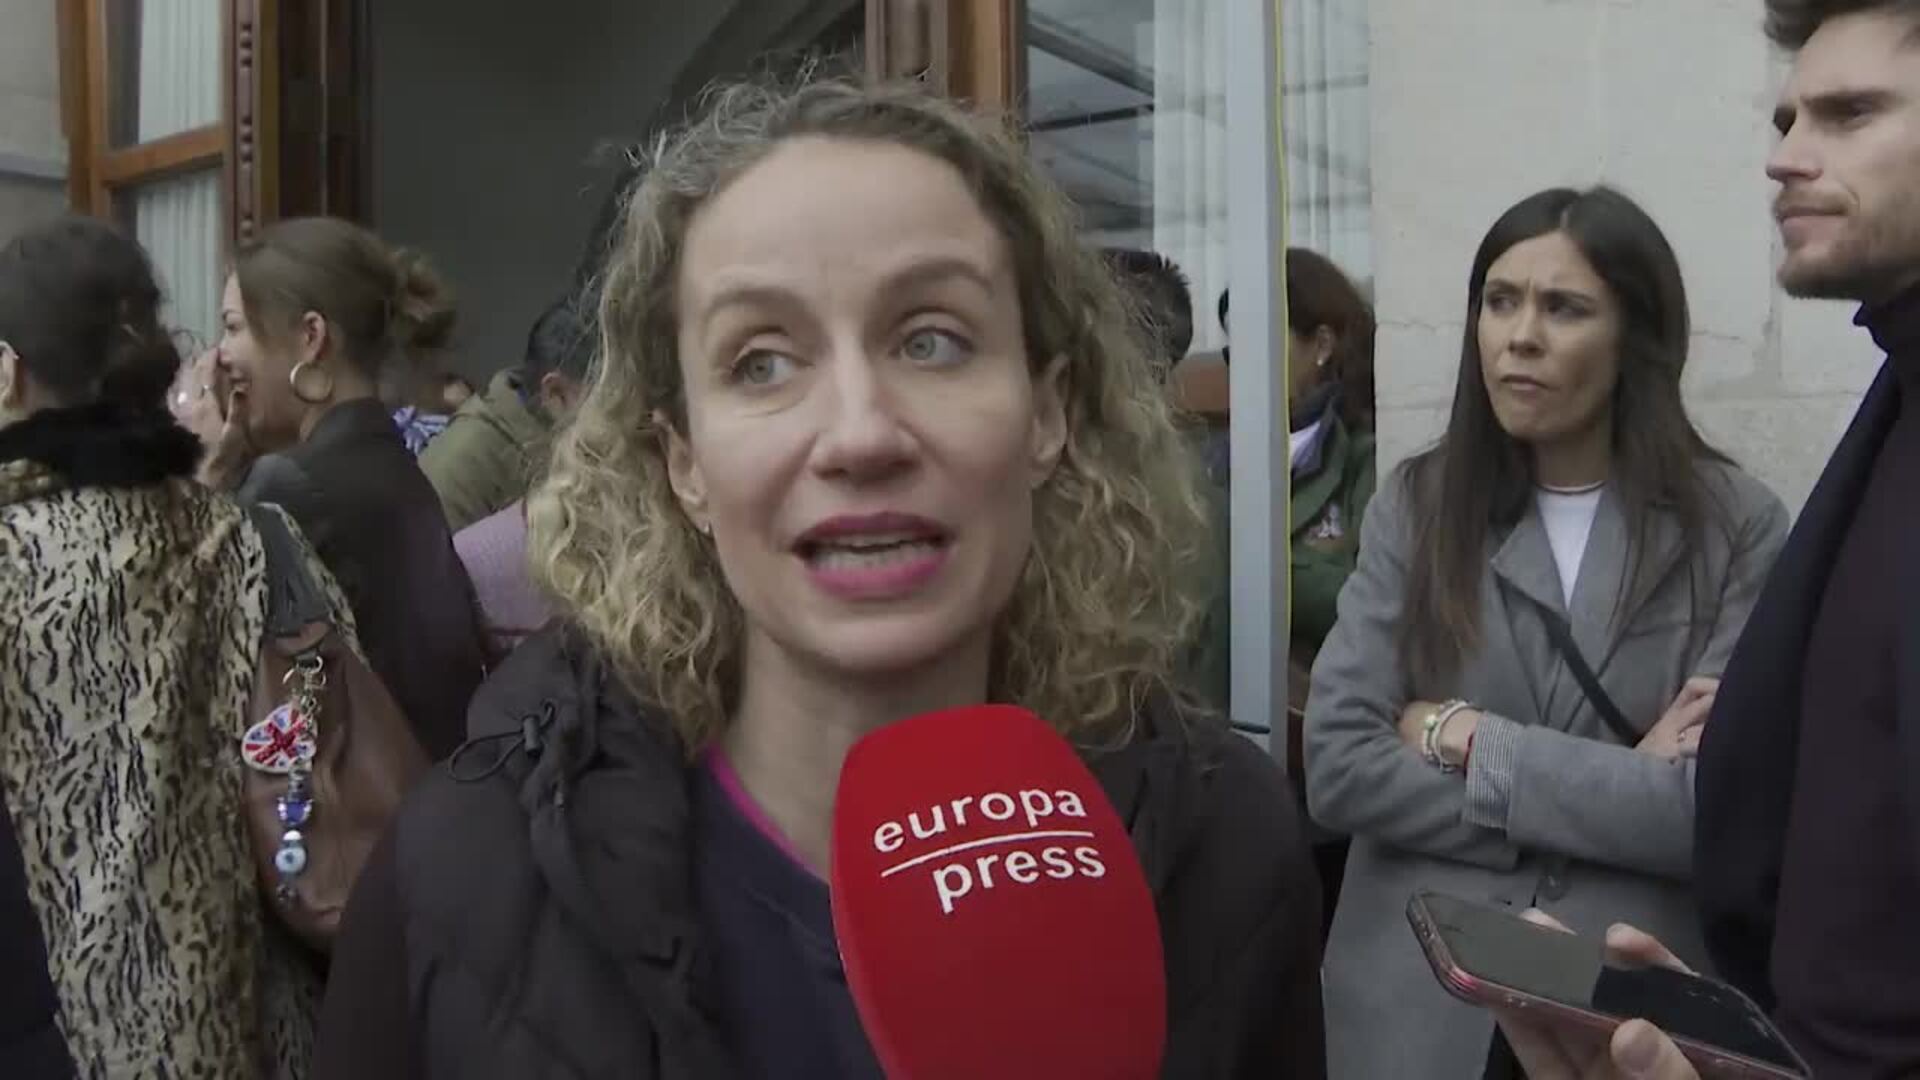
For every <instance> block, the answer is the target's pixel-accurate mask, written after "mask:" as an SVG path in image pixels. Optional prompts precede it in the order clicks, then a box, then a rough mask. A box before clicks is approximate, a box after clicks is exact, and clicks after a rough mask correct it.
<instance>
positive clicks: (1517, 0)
mask: <svg viewBox="0 0 1920 1080" xmlns="http://www.w3.org/2000/svg"><path fill="white" fill-rule="evenodd" d="M1369 5H1370V6H1369V15H1370V21H1371V24H1372V52H1371V61H1372V63H1371V68H1372V78H1373V86H1372V91H1373V116H1372V119H1373V186H1374V190H1373V222H1374V238H1373V254H1374V259H1373V263H1374V267H1375V273H1376V279H1375V289H1376V301H1377V305H1378V313H1379V319H1380V333H1379V339H1378V348H1377V353H1376V355H1377V358H1378V361H1377V362H1378V380H1379V402H1380V406H1381V408H1380V414H1379V425H1380V453H1381V461H1380V464H1381V466H1382V468H1383V470H1384V469H1386V468H1389V467H1391V466H1392V465H1393V464H1394V463H1396V462H1398V461H1399V460H1401V459H1402V458H1404V457H1406V456H1407V455H1408V454H1410V453H1412V452H1414V451H1416V450H1418V449H1420V448H1421V447H1423V446H1425V445H1427V444H1428V443H1430V442H1431V441H1432V440H1433V439H1434V438H1435V437H1437V436H1438V435H1439V433H1440V432H1441V430H1442V429H1443V428H1444V426H1445V420H1446V411H1447V408H1448V405H1449V402H1450V400H1451V397H1452V390H1453V381H1454V377H1455V373H1456V372H1457V370H1458V365H1459V357H1460V344H1461V335H1462V329H1463V325H1462V324H1463V319H1464V315H1465V307H1466V282H1467V271H1468V269H1469V266H1470V264H1471V262H1472V258H1473V252H1474V249H1475V247H1476V246H1478V244H1479V242H1480V238H1481V236H1482V235H1483V233H1484V232H1485V230H1486V229H1487V228H1488V226H1490V225H1492V223H1493V221H1494V219H1495V218H1496V217H1498V216H1499V214H1500V213H1501V212H1502V211H1503V210H1505V209H1506V208H1507V207H1508V206H1510V205H1511V204H1513V203H1514V202H1516V201H1518V200H1519V199H1520V198H1522V197H1524V196H1526V195H1528V194H1531V193H1533V192H1535V191H1537V190H1540V189H1542V188H1546V187H1551V186H1554V185H1561V184H1566V185H1575V186H1579V185H1586V184H1591V183H1594V182H1597V181H1605V182H1607V183H1611V184H1613V185H1615V186H1618V187H1620V188H1622V189H1623V190H1625V191H1626V192H1627V193H1629V194H1630V195H1632V196H1633V197H1634V198H1635V199H1637V200H1639V201H1640V202H1641V204H1642V205H1643V206H1645V207H1646V208H1647V210H1648V211H1649V212H1650V213H1651V214H1652V215H1653V216H1654V218H1655V220H1657V221H1658V222H1659V223H1660V225H1661V227H1662V228H1663V229H1665V230H1666V232H1667V235H1668V238H1669V239H1670V240H1671V241H1672V242H1673V245H1674V247H1675V248H1676V250H1677V251H1678V252H1679V255H1680V262H1681V266H1682V269H1683V270H1684V272H1685V274H1686V281H1687V288H1688V297H1689V300H1690V301H1691V304H1692V308H1693V320H1694V342H1693V346H1694V347H1693V354H1692V360H1691V362H1690V364H1689V368H1688V373H1687V378H1686V388H1687V395H1688V401H1689V404H1690V405H1691V407H1692V410H1693V413H1694V417H1695V419H1696V421H1697V423H1698V424H1699V425H1700V427H1701V428H1702V429H1703V431H1704V432H1705V433H1706V435H1707V437H1708V438H1709V439H1710V440H1711V441H1713V442H1714V443H1716V444H1717V445H1719V446H1720V447H1721V448H1723V449H1724V450H1726V451H1727V452H1728V453H1730V454H1732V455H1733V456H1734V457H1735V458H1736V459H1737V460H1738V461H1740V462H1741V464H1743V465H1745V466H1746V467H1747V468H1748V469H1749V470H1750V471H1752V472H1753V473H1755V474H1756V475H1758V476H1759V477H1760V478H1761V479H1763V480H1765V481H1766V482H1768V483H1769V484H1771V485H1772V486H1773V488H1774V489H1775V490H1776V491H1778V492H1779V493H1780V495H1781V497H1782V498H1784V499H1785V500H1786V501H1787V504H1788V506H1789V508H1790V509H1792V510H1794V511H1796V512H1797V511H1798V509H1799V506H1800V504H1801V503H1802V502H1803V501H1804V500H1805V498H1806V495H1807V492H1808V490H1809V489H1810V488H1811V487H1812V485H1813V482H1814V480H1815V479H1816V478H1817V477H1818V476H1819V472H1820V469H1821V466H1822V465H1823V464H1824V463H1825V461H1826V457H1827V454H1828V452H1829V451H1830V450H1831V449H1832V447H1833V444H1834V442H1835V441H1836V440H1837V439H1838V438H1839V435H1840V432H1841V431H1842V430H1844V428H1845V426H1846V423H1847V421H1848V420H1849V419H1850V418H1851V417H1852V415H1853V411H1854V408H1855V406H1856V405H1857V404H1858V401H1859V397H1860V394H1861V392H1862V391H1863V390H1864V389H1865V387H1866V385H1867V383H1868V382H1869V381H1870V380H1871V378H1872V376H1873V373H1874V371H1875V370H1876V368H1877V367H1878V364H1879V354H1878V353H1877V352H1876V351H1875V350H1874V348H1873V346H1872V343H1871V342H1870V341H1868V340H1867V339H1866V337H1865V335H1864V334H1863V333H1861V332H1859V331H1857V330H1855V329H1854V328H1853V326H1852V325H1851V317H1852V314H1853V309H1852V308H1851V307H1849V306H1846V305H1841V304H1831V303H1814V302H1809V301H1802V300H1793V299H1789V298H1787V297H1785V296H1784V295H1783V294H1782V293H1781V292H1780V291H1779V289H1778V288H1777V287H1776V286H1775V284H1774V281H1773V267H1774V266H1775V264H1776V262H1777V259H1778V251H1777V247H1778V239H1777V235H1776V233H1775V231H1774V229H1773V224H1772V220H1771V218H1770V217H1769V216H1768V202H1769V199H1770V198H1771V197H1772V193H1773V186H1772V184H1771V183H1770V182H1769V181H1768V180H1767V179H1766V176H1765V174H1764V172H1763V168H1764V163H1765V160H1766V157H1767V154H1768V151H1769V150H1770V148H1771V146H1772V143H1773V133H1772V126H1771V121H1770V115H1771V111H1772V104H1773V99H1774V93H1775V90H1776V89H1777V87H1778V85H1779V80H1780V78H1781V77H1782V73H1783V71H1784V67H1783V63H1782V61H1780V60H1779V58H1778V57H1776V56H1775V54H1774V53H1773V50H1772V49H1771V47H1770V46H1769V45H1768V43H1767V41H1766V39H1765V37H1764V36H1763V35H1762V34H1761V31H1760V5H1759V4H1757V3H1753V2H1751V0H1558V2H1551V3H1550V2H1546V0H1369Z"/></svg>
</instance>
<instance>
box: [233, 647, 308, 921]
mask: <svg viewBox="0 0 1920 1080" xmlns="http://www.w3.org/2000/svg"><path fill="white" fill-rule="evenodd" d="M286 681H287V682H288V683H289V684H291V685H292V687H293V690H292V693H291V694H290V695H289V697H290V699H291V700H289V701H288V702H287V703H286V704H285V705H282V706H280V707H279V708H277V709H275V710H273V712H271V713H269V714H268V715H267V717H266V719H264V720H262V721H260V722H259V723H257V724H255V725H253V726H252V727H251V728H248V729H247V734H246V736H245V737H244V738H243V739H242V740H241V744H240V745H241V755H242V757H244V758H245V760H246V763H247V764H248V765H249V766H250V767H252V768H254V769H257V770H259V771H260V772H265V773H274V774H276V775H280V776H285V777H286V778H287V790H286V792H285V793H284V794H282V795H281V796H280V797H279V799H277V800H275V802H274V815H275V817H276V818H277V819H278V820H279V823H280V846H279V847H278V848H276V849H275V850H274V853H273V868H274V871H275V872H276V873H278V874H279V876H280V884H279V887H278V889H276V890H275V892H276V894H277V895H278V896H279V898H280V899H281V900H282V901H286V902H292V901H293V899H294V896H295V894H294V882H295V880H296V879H297V878H299V876H300V875H301V874H302V873H305V872H306V869H307V863H308V857H307V832H306V831H307V826H308V825H309V824H310V823H311V822H312V820H313V815H314V810H315V806H314V797H313V761H314V755H315V754H316V753H317V752H318V751H319V746H320V701H321V697H322V694H323V693H324V692H325V690H326V688H327V675H326V665H325V662H324V661H323V660H322V659H321V658H320V656H319V654H318V653H308V654H306V655H305V656H302V657H300V658H299V659H298V660H296V661H295V662H294V665H293V667H292V668H291V669H290V670H288V672H287V678H286Z"/></svg>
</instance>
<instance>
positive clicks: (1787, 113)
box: [1773, 87, 1896, 135]
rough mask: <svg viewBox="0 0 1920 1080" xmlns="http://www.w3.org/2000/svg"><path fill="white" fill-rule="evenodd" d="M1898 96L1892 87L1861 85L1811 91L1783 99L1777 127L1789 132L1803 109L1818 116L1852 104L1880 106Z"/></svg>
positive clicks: (1776, 113)
mask: <svg viewBox="0 0 1920 1080" xmlns="http://www.w3.org/2000/svg"><path fill="white" fill-rule="evenodd" d="M1895 96H1896V95H1895V94H1894V93H1893V91H1891V90H1886V89H1880V88H1869V87H1860V88H1855V89H1842V90H1827V91H1824V92H1822V93H1818V94H1810V95H1808V96H1807V97H1804V98H1802V99H1800V101H1799V102H1798V103H1797V104H1795V103H1789V102H1784V101H1783V102H1781V103H1780V104H1779V105H1776V106H1775V107H1774V110H1773V129H1774V130H1775V131H1777V132H1779V133H1780V134H1782V135H1785V134H1786V133H1787V131H1788V129H1790V128H1792V127H1793V122H1794V120H1796V119H1797V118H1798V117H1799V115H1800V113H1801V112H1803V111H1804V112H1810V113H1813V114H1814V115H1816V116H1832V115H1834V114H1836V113H1841V112H1845V111H1846V110H1847V109H1848V108H1855V109H1878V108H1884V107H1885V106H1887V105H1890V104H1892V103H1893V101H1894V99H1895Z"/></svg>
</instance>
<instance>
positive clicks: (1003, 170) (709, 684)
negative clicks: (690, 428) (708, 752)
mask: <svg viewBox="0 0 1920 1080" xmlns="http://www.w3.org/2000/svg"><path fill="white" fill-rule="evenodd" d="M805 136H815V137H830V138H840V139H855V140H872V141H880V142H885V143H890V144H895V145H899V146H904V147H908V148H911V149H914V150H918V151H920V152H922V153H925V154H928V155H930V156H932V157H934V158H937V159H939V160H941V161H944V162H946V163H947V164H949V165H951V166H952V167H953V168H954V169H955V170H956V171H958V172H959V174H960V175H961V177H962V178H963V179H964V180H965V182H966V184H967V186H968V188H969V189H970V190H971V191H972V193H973V195H974V197H975V198H976V199H977V200H978V201H979V204H980V207H981V209H982V210H983V211H984V212H985V213H986V215H987V217H988V218H989V219H991V220H992V221H993V223H994V224H995V226H996V227H997V228H998V229H999V231H1000V232H1001V234H1002V235H1003V236H1004V237H1005V238H1006V241H1007V243H1008V245H1009V247H1010V248H1011V249H1012V252H1013V257H1014V267H1015V272H1016V275H1017V280H1018V284H1019V289H1020V297H1021V305H1022V318H1023V323H1024V326H1023V331H1024V335H1025V339H1026V348H1027V354H1028V356H1029V358H1030V362H1031V364H1032V365H1033V369H1034V371H1035V374H1036V375H1038V374H1039V373H1041V372H1042V371H1043V370H1044V369H1045V367H1046V365H1047V364H1048V363H1049V361H1050V360H1051V359H1052V358H1054V357H1064V358H1065V361H1066V414H1067V425H1068V439H1067V445H1066V448H1065V451H1064V453H1063V454H1062V455H1061V459H1060V463H1059V465H1058V467H1057V468H1056V469H1055V471H1054V473H1053V475H1052V477H1051V478H1050V479H1049V480H1048V481H1047V482H1046V483H1044V484H1043V485H1042V486H1041V487H1040V488H1039V489H1038V490H1037V491H1036V492H1035V494H1034V543H1033V550H1032V552H1031V554H1030V556H1029V558H1028V560H1027V563H1026V566H1025V567H1024V569H1023V570H1022V573H1021V576H1020V579H1019V582H1018V584H1017V586H1016V588H1015V592H1014V596H1013V600H1012V602H1011V603H1010V605H1009V606H1008V609H1007V610H1006V611H1005V612H1003V613H1002V615H1001V617H1000V620H999V625H998V627H997V628H996V634H995V642H994V650H993V664H992V675H991V686H990V687H989V696H990V698H991V699H992V700H996V701H1007V702H1015V703H1018V704H1020V705H1022V706H1025V707H1027V708H1030V709H1032V710H1034V711H1035V712H1036V713H1038V714H1039V715H1041V716H1044V717H1048V718H1050V719H1051V722H1053V723H1054V724H1055V726H1056V727H1058V728H1059V729H1060V730H1061V731H1062V732H1063V733H1064V734H1067V735H1069V736H1080V737H1085V736H1088V735H1091V734H1094V733H1105V734H1106V735H1108V736H1109V737H1110V736H1112V735H1114V734H1118V735H1119V736H1120V737H1121V738H1125V737H1126V735H1125V733H1126V732H1127V731H1130V730H1131V721H1132V718H1133V716H1134V715H1135V713H1136V710H1137V709H1138V708H1139V707H1140V706H1141V704H1142V703H1143V702H1144V700H1145V699H1146V698H1147V697H1149V696H1150V695H1153V694H1155V693H1156V692H1166V693H1172V694H1176V695H1178V694H1180V691H1181V679H1180V677H1179V675H1178V672H1179V670H1180V668H1181V667H1182V665H1183V661H1184V659H1185V657H1186V655H1187V654H1188V652H1189V650H1190V649H1191V648H1192V646H1193V643H1194V641H1195V639H1196V636H1197V631H1198V628H1199V625H1200V622H1201V619H1202V618H1203V616H1204V612H1205V607H1206V605H1205V599H1206V590H1207V589H1208V588H1209V587H1210V585H1211V580H1212V579H1213V575H1214V574H1215V573H1216V572H1217V566H1215V565H1214V564H1213V561H1212V560H1211V559H1210V557H1209V553H1210V550H1211V549H1210V545H1209V544H1208V541H1207V532H1206V530H1207V518H1206V513H1205V509H1204V504H1203V503H1202V501H1201V497H1200V489H1199V487H1198V484H1199V480H1198V473H1197V469H1196V468H1195V465H1194V455H1193V454H1192V453H1191V452H1190V451H1189V450H1188V448H1187V447H1186V446H1185V445H1184V444H1183V443H1182V438H1181V436H1180V435H1179V433H1178V432H1177V430H1176V428H1175V426H1174V422H1173V419H1172V415H1171V412H1170V409H1169V406H1168V403H1167V400H1166V397H1165V394H1164V392H1163V390H1162V389H1161V388H1160V386H1158V385H1157V384H1156V382H1155V381H1154V378H1153V375H1152V371H1153V365H1152V361H1151V355H1152V349H1153V348H1154V345H1153V344H1152V340H1151V338H1150V337H1149V336H1148V334H1147V333H1146V332H1145V330H1144V326H1143V322H1142V320H1141V319H1140V317H1139V314H1140V313H1139V312H1138V310H1137V309H1136V308H1135V307H1134V306H1133V304H1132V303H1131V302H1130V301H1129V299H1128V297H1127V294H1126V293H1125V291H1124V289H1123V287H1122V286H1121V285H1120V284H1119V283H1118V282H1117V281H1116V280H1115V278H1114V277H1113V276H1112V274H1111V272H1110V271H1109V270H1108V269H1107V267H1106V266H1105V264H1104V263H1103V262H1102V260H1101V259H1100V257H1099V255H1098V253H1097V252H1095V251H1092V250H1090V249H1087V248H1084V247H1083V246H1082V245H1081V243H1080V240H1079V237H1078V234H1077V233H1078V230H1077V227H1076V223H1075V220H1074V216H1073V213H1072V211H1071V208H1070V206H1069V204H1068V203H1067V202H1066V200H1065V198H1064V197H1063V196H1062V195H1061V194H1060V193H1059V192H1058V191H1057V190H1056V189H1055V188H1054V187H1053V186H1052V185H1051V184H1049V183H1048V182H1047V181H1046V180H1044V179H1043V178H1042V177H1041V176H1040V175H1039V173H1038V172H1037V170H1036V169H1035V167H1034V166H1033V165H1032V164H1031V163H1030V161H1029V160H1028V157H1027V153H1026V150H1025V147H1024V146H1023V145H1022V144H1021V142H1020V140H1019V139H1018V137H1017V136H1016V135H1015V134H1014V133H1013V132H1012V131H1011V130H1009V129H1008V127H1007V126H1006V125H1004V124H1000V123H996V122H993V121H991V120H989V119H987V118H983V117H979V116H975V115H972V114H969V113H967V112H965V111H963V110H962V109H960V108H959V107H957V106H955V105H953V104H951V103H948V102H945V101H942V100H939V99H937V98H934V97H932V96H930V95H928V94H927V93H925V92H924V91H922V90H919V89H916V88H914V87H911V86H870V85H859V84H855V83H850V82H845V81H838V80H805V79H803V80H802V81H801V82H800V83H799V84H798V85H797V86H796V87H791V88H788V87H781V86H777V85H772V84H769V83H764V82H756V83H746V84H738V85H733V86H728V87H724V88H721V89H718V90H715V91H714V92H713V93H712V94H711V96H710V98H709V101H708V102H707V106H706V108H705V111H704V112H703V113H702V114H701V116H700V118H699V119H697V120H695V121H693V122H691V123H690V124H689V125H688V126H686V127H685V128H683V129H681V130H680V131H678V132H677V133H674V134H672V135H669V136H665V137H663V138H661V139H660V140H659V141H658V142H657V143H655V144H654V146H653V147H652V149H651V150H650V151H649V152H648V153H646V154H645V155H643V156H642V159H641V161H640V163H639V164H640V167H641V169H642V172H641V175H642V177H643V179H642V180H641V181H640V182H639V183H638V184H637V185H636V187H635V188H634V189H633V191H632V192H631V193H630V194H629V195H628V196H627V202H626V206H625V208H624V210H623V212H622V214H621V217H620V223H619V226H618V233H617V235H616V236H615V237H614V239H613V241H612V243H611V244H610V246H609V248H608V252H607V262H606V265H605V267H604V268H603V271H602V276H601V280H600V281H599V282H598V288H599V292H600V306H599V335H600V338H599V340H600V362H599V363H598V364H597V365H596V370H595V374H594V376H593V379H592V382H591V384H590V386H589V389H588V392H587V396H586V399H585V401H584V402H583V403H582V405H581V407H580V409H579V412H578V414H577V415H576V416H575V418H574V420H573V422H572V423H571V424H570V425H569V426H568V428H567V430H566V431H565V432H564V433H563V434H562V435H561V436H560V437H559V439H558V441H557V442H556V444H555V446H554V450H553V457H552V461H551V463H550V470H549V472H548V475H547V477H546V479H545V480H544V482H543V483H542V484H541V485H540V486H539V488H538V489H537V490H536V491H535V493H534V494H533V495H532V496H531V498H530V506H529V521H530V528H531V536H530V541H529V543H530V549H531V552H532V557H533V562H534V566H535V570H536V574H537V576H538V577H539V579H540V580H541V582H542V584H543V585H544V586H545V587H546V588H547V589H548V591H549V592H551V593H552V594H553V595H554V597H555V598H556V599H557V600H559V601H560V603H561V605H562V607H563V609H564V610H565V611H566V612H567V613H568V614H569V616H570V618H571V619H572V621H573V622H574V623H575V624H576V625H577V626H578V627H579V628H580V629H581V630H583V631H584V632H585V634H586V635H587V637H588V638H589V639H590V640H591V641H592V643H593V644H594V646H595V647H596V648H597V649H598V650H600V651H601V652H602V653H603V654H604V656H605V657H606V658H607V659H608V660H609V661H610V662H611V664H612V666H613V668H614V670H615V671H616V672H618V674H619V676H620V677H621V679H622V681H623V682H624V683H626V684H627V686H628V687H629V688H630V689H632V690H634V691H635V692H636V693H637V694H639V695H640V696H641V697H642V698H643V699H644V700H648V701H650V702H652V703H654V704H657V705H658V706H660V707H661V708H662V709H663V710H664V711H665V712H666V713H667V714H668V715H669V716H670V717H671V718H672V721H673V723H674V724H675V725H676V727H677V729H678V731H679V733H680V735H681V736H682V738H683V739H684V741H685V742H686V744H687V746H688V748H689V749H690V750H697V749H699V748H700V747H702V746H704V745H706V744H707V743H708V742H709V741H710V740H712V739H713V738H714V737H715V736H717V735H718V734H719V733H720V732H721V731H722V730H723V729H724V727H725V725H726V723H727V720H728V717H729V716H730V715H731V710H732V708H733V705H734V703H735V702H736V701H737V700H738V693H737V683H738V679H739V669H740V656H741V653H742V646H743V642H744V637H745V631H746V619H745V616H744V614H743V612H742V611H741V609H740V606H739V603H738V601H737V600H736V599H735V598H734V596H733V595H732V593H731V592H730V591H729V589H728V588H727V586H726V583H725V579H724V578H723V577H722V575H721V571H720V565H719V562H718V560H717V557H716V555H715V552H714V549H713V547H712V545H711V543H710V542H709V541H708V539H707V538H706V537H704V536H703V535H702V534H701V533H700V532H699V531H698V530H696V529H695V527H694V526H693V524H692V522H691V521H690V520H689V519H688V518H687V517H686V515H685V513H684V512H683V510H682V508H681V507H680V504H679V502H678V500H677V499H676V498H675V495H674V492H673V488H672V486H671V484H670V482H669V480H668V473H667V462H666V456H665V448H664V447H665V435H666V434H667V433H666V431H665V430H663V429H662V426H661V424H660V423H659V422H657V421H656V419H655V418H656V416H660V417H665V418H666V422H667V423H669V424H671V425H672V426H673V428H674V429H675V430H676V431H680V432H684V431H685V430H686V401H685V397H684V387H683V385H682V376H681V368H680V357H679V355H678V347H677V324H676V315H675V284H676V276H677V273H678V268H679V265H680V260H681V257H682V255H683V253H684V246H685V243H686V236H687V228H688V225H689V223H690V222H691V220H692V219H693V217H694V216H695V215H696V214H697V213H698V212H699V210H700V208H701V207H702V206H703V205H704V204H705V203H706V202H707V200H709V199H711V198H712V197H713V196H714V194H715V193H716V192H718V191H720V190H722V189H723V188H725V187H726V186H727V185H728V183H730V182H731V181H732V180H733V179H735V178H736V177H738V176H739V175H740V174H741V173H743V172H744V171H746V170H747V169H748V168H750V167H752V166H753V165H754V164H755V163H756V162H758V161H760V160H761V159H763V158H764V157H766V156H767V154H768V153H769V152H770V151H772V150H773V149H774V148H775V147H777V146H778V145H780V144H781V143H782V142H783V141H784V140H788V139H793V138H798V137H805ZM1182 696H1184V695H1182Z"/></svg>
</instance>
